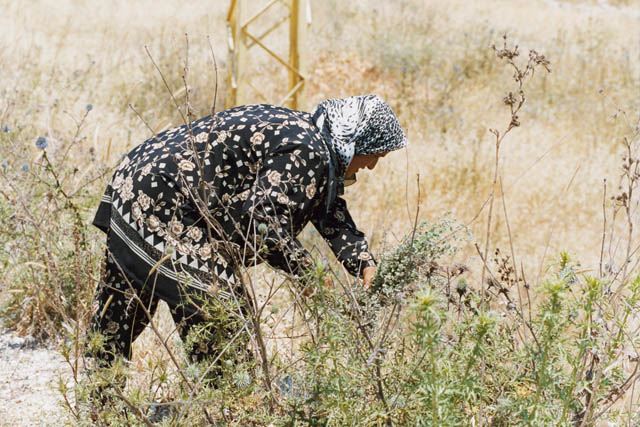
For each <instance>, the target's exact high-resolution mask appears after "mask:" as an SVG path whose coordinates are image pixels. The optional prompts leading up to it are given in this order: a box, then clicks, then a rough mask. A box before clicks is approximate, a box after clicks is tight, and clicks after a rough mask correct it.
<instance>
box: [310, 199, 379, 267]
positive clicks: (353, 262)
mask: <svg viewBox="0 0 640 427" xmlns="http://www.w3.org/2000/svg"><path fill="white" fill-rule="evenodd" d="M311 221H312V222H313V225H314V226H315V227H316V229H317V230H318V232H320V234H321V235H322V237H324V239H325V240H326V241H327V243H328V244H329V246H330V247H331V250H332V251H333V253H334V254H335V255H336V258H338V261H340V262H341V263H342V265H344V267H345V268H346V269H347V271H348V272H349V273H351V274H352V275H354V276H358V277H362V271H363V270H364V269H365V268H366V267H369V266H375V265H376V262H375V260H374V259H373V256H371V253H370V252H369V245H368V244H367V239H366V238H365V236H364V233H362V232H361V231H359V230H358V229H357V228H356V225H355V223H354V222H353V219H351V215H349V211H348V210H347V202H346V201H345V200H344V199H342V198H340V197H338V198H336V200H335V202H334V204H333V209H332V211H331V212H330V213H329V214H328V215H327V216H326V217H324V216H323V217H319V216H316V217H315V218H313V219H312V220H311Z"/></svg>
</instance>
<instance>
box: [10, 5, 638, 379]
mask: <svg viewBox="0 0 640 427" xmlns="http://www.w3.org/2000/svg"><path fill="white" fill-rule="evenodd" d="M257 3H258V2H256V4H257ZM312 3H313V4H312V13H313V24H312V27H311V29H310V34H309V43H308V48H307V52H306V60H307V62H308V75H309V87H308V90H307V93H306V100H305V103H304V108H305V109H309V110H310V109H312V108H313V106H314V105H315V103H317V102H318V101H321V100H323V99H325V98H329V97H343V96H349V95H355V94H364V93H375V94H378V95H380V96H382V97H383V98H385V99H386V100H387V101H388V102H389V103H390V104H391V106H392V107H393V108H394V110H395V111H396V112H397V113H398V116H399V118H400V121H401V123H402V124H403V126H404V128H405V129H406V133H407V135H408V138H409V141H410V145H409V148H408V149H407V150H403V151H400V152H394V153H392V154H390V155H389V156H387V157H385V159H384V161H382V162H380V164H379V166H378V167H377V168H376V170H375V171H373V172H369V171H367V172H365V173H362V174H361V175H362V176H359V177H358V184H357V185H356V186H354V187H350V188H348V189H347V192H346V198H347V200H348V203H349V206H350V211H351V213H352V215H353V216H354V219H355V220H356V223H357V224H358V225H359V227H360V228H361V229H362V230H363V231H364V232H365V233H366V234H367V236H369V238H370V241H371V242H372V244H373V248H374V250H377V251H382V250H383V247H384V246H385V245H394V244H396V243H397V241H398V240H397V239H398V238H399V237H401V236H403V235H404V234H405V233H407V232H408V231H409V230H410V229H411V226H412V225H413V223H414V216H415V212H416V208H417V207H418V206H419V214H418V215H419V219H420V220H422V219H428V220H437V219H439V218H441V217H443V216H444V215H445V214H446V213H447V212H450V214H449V215H450V216H452V217H455V218H457V219H458V220H459V221H460V222H462V223H464V224H467V225H469V227H470V228H471V230H472V231H473V234H474V240H473V241H472V242H470V243H469V244H468V245H467V246H466V247H465V248H463V250H462V251H461V252H460V253H459V254H458V255H457V258H456V260H455V261H458V262H462V263H465V264H467V265H469V266H470V267H471V271H470V272H469V273H467V275H468V280H469V282H470V284H471V286H473V287H476V288H479V287H480V284H479V281H480V270H481V269H480V266H481V264H480V262H479V258H478V256H477V252H476V249H475V247H474V243H475V242H477V243H478V244H479V245H480V246H481V247H484V244H485V233H486V223H487V221H486V219H487V210H488V209H487V204H486V203H485V202H486V201H487V199H488V197H489V194H490V192H491V185H492V178H493V171H494V163H495V157H494V156H495V145H494V137H493V135H492V134H491V133H490V132H489V129H491V128H496V129H499V130H503V129H504V128H506V126H507V125H508V124H509V121H510V116H509V114H508V109H507V108H506V107H505V105H504V104H503V102H502V99H503V97H504V96H505V94H506V93H507V92H509V91H513V90H514V88H515V86H514V83H513V80H512V78H511V71H510V70H509V69H508V68H507V67H505V66H504V65H503V64H501V63H500V62H499V61H498V60H496V58H495V54H494V53H493V50H492V49H491V45H492V44H496V45H499V44H500V43H501V42H502V35H503V34H505V33H506V34H507V35H508V37H509V41H510V42H514V43H517V44H518V45H519V46H520V48H521V51H522V52H523V55H522V56H523V57H525V58H526V52H527V51H528V50H529V49H535V50H537V51H538V52H539V53H540V54H543V55H545V56H546V57H547V58H548V59H549V60H550V61H551V68H552V72H551V73H550V74H547V73H546V72H544V70H542V69H540V70H539V71H537V72H536V74H535V76H534V77H533V78H532V79H531V80H530V81H529V82H528V83H527V85H526V87H525V92H526V94H527V103H526V104H525V106H524V107H523V109H522V111H521V112H520V114H519V118H520V121H521V124H522V125H521V127H519V128H516V129H514V130H513V131H512V132H511V133H509V134H508V135H507V137H506V138H505V140H504V143H503V145H502V147H501V149H500V159H499V162H500V168H499V176H500V178H501V181H502V183H503V189H504V197H503V198H497V199H496V204H495V207H494V219H493V221H494V222H493V229H492V232H491V242H490V245H489V247H490V248H492V250H493V248H496V247H499V248H501V249H503V250H504V251H505V252H507V251H509V237H508V232H507V223H506V221H505V215H504V211H505V210H506V211H507V213H508V221H509V225H510V229H511V233H512V243H513V247H514V252H515V255H516V258H517V260H518V262H519V263H520V262H521V263H522V265H523V267H524V271H525V272H526V275H527V277H528V278H530V280H531V281H532V282H533V283H536V278H538V277H540V276H543V275H544V272H545V271H546V269H547V268H548V267H549V265H551V264H552V263H553V262H555V260H556V259H557V256H558V254H559V252H560V251H567V252H568V253H569V254H570V255H571V256H572V257H573V258H574V259H575V260H578V261H579V262H580V263H581V265H582V267H583V268H584V269H585V270H586V271H589V270H591V271H597V270H598V268H599V265H598V263H599V261H600V257H601V250H600V245H601V241H602V233H603V181H604V180H605V179H606V180H607V192H608V196H607V199H606V200H605V201H604V202H605V205H606V206H607V207H610V206H611V204H612V201H611V200H610V196H611V195H617V192H618V189H617V187H618V182H619V181H620V175H621V164H622V156H623V145H622V141H623V137H625V136H630V135H632V134H633V132H634V128H635V129H636V132H637V126H638V120H639V117H640V1H638V0H626V1H625V0H617V1H613V0H611V1H595V0H593V1H587V0H585V1H580V0H571V1H568V0H532V1H524V0H509V1H507V0H480V1H468V0H447V1H429V0H424V1H421V0H394V1H388V2H377V1H373V0H358V1H353V2H342V1H338V0H322V1H320V0H316V1H314V2H312ZM227 7H228V2H227V1H218V0H216V1H209V2H203V1H201V2H178V1H173V0H162V1H151V0H139V1H135V2H131V1H124V0H118V1H109V2H99V1H80V0H34V1H30V2H28V4H25V3H24V2H16V1H6V0H5V1H3V2H0V27H1V28H2V29H3V30H2V32H1V33H0V126H8V127H9V128H10V129H11V130H19V131H20V132H19V137H18V141H19V143H20V146H19V147H15V146H13V147H9V148H8V147H7V146H1V147H0V156H4V157H3V158H0V161H2V162H4V161H6V162H7V166H8V167H9V168H13V171H14V172H12V173H14V174H15V176H18V173H17V172H15V171H19V169H20V168H22V167H23V165H29V164H30V162H33V159H34V158H35V157H36V155H37V154H38V150H37V149H36V147H34V144H33V142H34V141H35V139H36V138H37V137H38V136H39V135H45V136H47V138H48V140H49V148H48V150H49V151H50V152H53V153H55V152H56V150H59V149H61V148H60V147H62V145H63V143H64V141H68V140H70V139H72V138H74V134H75V133H76V130H77V123H78V122H79V121H80V120H82V117H83V116H84V115H85V113H86V112H87V106H88V105H91V108H90V111H89V112H88V114H87V115H86V119H85V120H84V122H83V123H82V131H81V139H80V140H79V142H78V143H77V144H75V146H74V147H72V149H71V150H70V152H69V160H70V165H71V167H75V168H77V171H76V172H75V173H74V174H73V176H72V177H70V178H69V180H70V182H69V185H70V186H71V187H73V185H74V183H75V182H77V183H78V185H79V183H80V182H83V180H85V179H86V178H87V177H89V176H92V174H94V173H95V172H96V171H98V170H100V169H101V168H109V167H112V166H113V165H115V164H116V163H117V161H118V159H119V158H120V156H121V155H122V154H124V153H126V152H128V151H129V150H130V149H131V148H133V147H134V146H135V145H137V144H138V143H140V142H142V141H143V140H144V139H146V138H147V137H148V136H149V130H148V129H147V127H146V126H145V124H144V123H143V122H142V121H141V120H140V118H139V117H138V116H137V115H136V113H134V112H133V111H132V109H131V108H129V106H128V105H129V104H131V105H133V106H134V107H135V109H136V110H137V111H138V112H139V113H140V115H141V116H142V117H143V118H144V119H145V120H146V121H147V122H148V123H149V125H150V126H151V127H152V128H153V129H154V130H161V129H165V128H167V127H169V126H171V125H178V124H181V120H180V116H179V114H178V113H177V111H176V109H175V107H174V105H173V104H172V103H171V99H170V97H169V96H168V94H167V91H166V89H165V88H164V85H163V83H162V80H161V79H160V76H159V75H158V74H157V72H156V71H155V70H154V68H153V65H152V63H151V61H150V59H149V57H148V56H147V53H146V52H145V49H144V46H145V45H146V46H148V49H149V51H150V52H151V54H152V55H153V57H154V59H155V60H156V61H157V63H158V65H159V66H160V67H161V68H162V69H163V72H164V73H165V76H166V77H167V80H168V81H169V84H170V85H171V86H172V88H173V89H174V90H175V91H177V94H178V99H179V101H180V102H184V91H182V90H181V88H182V87H183V84H182V80H181V75H182V73H183V67H184V61H185V54H186V48H185V37H184V35H185V33H187V34H188V36H189V81H190V85H191V89H192V100H191V101H192V105H193V107H194V108H195V110H196V113H197V114H201V115H205V114H207V112H208V110H209V108H210V104H211V102H212V99H213V87H214V80H215V79H214V72H213V64H212V61H211V57H210V54H209V47H208V42H207V36H209V37H210V38H211V42H212V45H213V47H214V51H215V53H216V55H217V58H218V62H219V66H220V70H219V75H220V82H219V83H220V90H219V95H218V99H219V100H224V98H225V93H226V82H225V81H224V77H225V75H226V69H225V67H226V66H227V58H226V56H227V52H226V28H225V24H224V16H225V14H226V9H227ZM283 40H284V39H283V38H282V37H281V36H278V35H275V36H274V37H273V42H274V43H276V44H280V47H282V46H283ZM523 59H524V58H523ZM255 61H256V66H255V71H254V72H255V74H254V80H253V82H254V84H256V85H259V86H260V87H262V88H265V90H266V91H267V92H268V93H271V94H275V93H278V91H279V90H281V89H279V87H278V86H279V84H280V83H281V82H282V83H284V82H286V76H284V75H283V74H278V71H277V68H276V65H275V64H274V63H272V62H269V61H267V60H266V59H265V58H264V57H262V56H259V55H257V56H256V58H255ZM261 101H262V100H261V99H256V102H261ZM221 104H222V103H221ZM220 108H222V105H219V109H220ZM623 112H624V113H623ZM636 135H637V134H636ZM418 176H419V180H418V179H417V177H418ZM418 182H419V184H418ZM105 183H106V177H105V178H101V179H98V180H97V181H96V182H94V183H93V184H91V187H90V188H91V197H93V199H91V197H89V198H88V199H87V200H86V203H85V204H84V205H83V209H84V210H83V211H82V212H81V214H82V217H83V219H84V220H85V221H90V219H91V215H92V213H93V212H92V210H93V209H94V207H95V206H96V205H97V201H98V200H99V197H100V196H101V192H102V189H103V187H104V185H105ZM1 190H2V189H1V188H0V191H1ZM418 195H419V197H418ZM503 201H504V206H503ZM637 215H638V213H637V212H635V216H634V218H635V220H634V221H636V222H634V225H635V227H636V229H637V228H638V225H640V224H639V222H638V221H637V218H638V216H637ZM610 219H611V218H609V220H610ZM92 233H93V234H92V236H91V237H92V239H90V245H91V248H92V251H93V252H95V253H100V252H101V251H102V250H103V249H102V245H103V243H102V236H101V235H99V233H98V232H97V231H95V232H94V231H92ZM636 234H637V232H636ZM93 237H95V239H94V238H93ZM304 240H305V241H306V242H308V243H310V244H312V243H315V242H317V236H316V235H315V232H314V231H312V230H307V231H306V232H305V236H304ZM634 242H635V245H637V244H638V242H640V239H634ZM0 243H2V242H0ZM618 245H622V243H619V244H618V243H616V242H614V243H613V244H612V245H611V246H609V247H607V248H605V253H604V261H605V262H608V263H609V264H610V265H614V266H615V264H616V263H619V262H620V257H621V256H622V249H620V248H618ZM4 267H5V268H7V270H6V271H7V274H0V280H1V281H0V300H6V298H7V295H6V293H4V292H3V291H4V289H6V288H8V286H9V283H10V282H11V281H12V280H18V279H17V278H16V276H13V275H12V273H11V271H14V270H11V269H9V268H8V267H7V266H6V265H5V266H4ZM3 294H4V295H3ZM162 313H164V312H161V319H160V323H161V325H162V327H163V330H169V328H170V325H169V321H168V320H167V318H168V316H166V313H164V314H162ZM147 332H148V331H147ZM153 341H154V337H153V336H152V334H151V333H145V335H143V337H141V339H140V340H139V342H138V345H137V347H136V348H137V349H138V350H137V353H136V361H137V362H136V363H139V366H143V365H144V363H145V361H146V358H147V357H148V356H149V352H152V350H150V349H152V348H154V346H153V345H152V343H153Z"/></svg>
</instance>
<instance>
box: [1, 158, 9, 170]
mask: <svg viewBox="0 0 640 427" xmlns="http://www.w3.org/2000/svg"><path fill="white" fill-rule="evenodd" d="M1 166H2V169H6V168H8V167H9V163H8V162H7V161H6V160H5V161H4V162H2V165H1Z"/></svg>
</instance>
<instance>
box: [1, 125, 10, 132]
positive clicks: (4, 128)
mask: <svg viewBox="0 0 640 427" xmlns="http://www.w3.org/2000/svg"><path fill="white" fill-rule="evenodd" d="M2 132H4V133H7V132H9V126H7V125H4V126H2Z"/></svg>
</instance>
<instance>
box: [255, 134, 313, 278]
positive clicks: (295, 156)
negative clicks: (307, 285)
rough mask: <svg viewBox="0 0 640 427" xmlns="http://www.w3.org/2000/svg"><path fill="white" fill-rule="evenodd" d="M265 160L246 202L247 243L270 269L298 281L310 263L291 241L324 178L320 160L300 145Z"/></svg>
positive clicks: (306, 254) (308, 216)
mask: <svg viewBox="0 0 640 427" xmlns="http://www.w3.org/2000/svg"><path fill="white" fill-rule="evenodd" d="M290 148H291V149H287V150H286V151H285V152H280V153H277V154H274V155H272V156H270V157H267V158H266V159H265V162H264V164H263V167H262V169H261V171H260V172H259V173H258V176H257V178H256V181H255V182H254V184H253V186H252V188H251V190H250V192H249V194H248V196H247V199H246V201H245V202H244V204H243V213H244V215H246V217H245V218H248V219H249V221H248V222H246V224H248V226H249V230H248V231H249V233H248V236H250V237H249V238H248V240H249V243H251V242H252V241H253V239H254V238H255V239H256V241H258V242H260V243H258V248H257V249H258V253H259V256H261V257H262V258H263V259H264V260H266V261H267V262H268V263H269V264H270V265H271V266H273V267H276V268H278V269H281V270H283V271H285V272H287V273H291V274H294V275H297V276H298V277H302V276H303V275H304V273H305V270H307V269H308V268H309V267H311V266H312V265H313V261H312V259H311V257H310V255H309V253H308V251H307V250H306V249H305V248H304V247H303V246H302V244H301V243H300V242H299V241H298V240H297V239H296V238H295V235H296V230H298V229H300V228H302V227H301V224H302V225H303V224H304V223H306V222H307V221H308V220H309V219H310V217H311V212H312V206H313V202H314V197H315V195H316V194H317V192H318V182H319V178H320V177H321V176H323V175H322V174H325V173H326V171H325V170H324V169H325V165H324V163H323V161H322V159H321V157H320V156H319V155H318V154H317V153H314V152H313V151H312V150H311V149H309V148H308V147H307V146H305V145H303V144H301V145H296V146H293V147H290Z"/></svg>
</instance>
